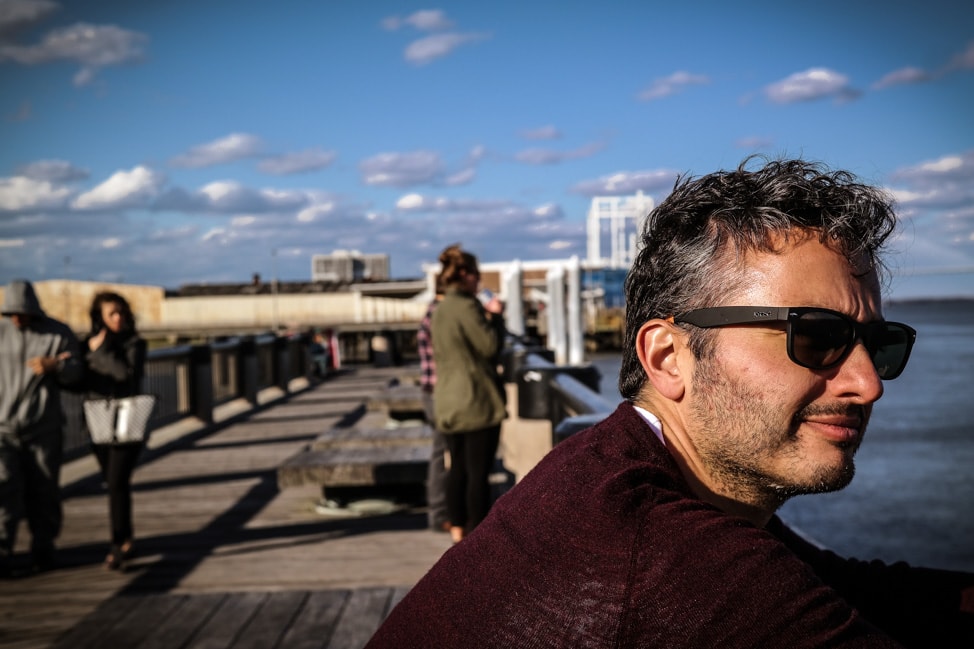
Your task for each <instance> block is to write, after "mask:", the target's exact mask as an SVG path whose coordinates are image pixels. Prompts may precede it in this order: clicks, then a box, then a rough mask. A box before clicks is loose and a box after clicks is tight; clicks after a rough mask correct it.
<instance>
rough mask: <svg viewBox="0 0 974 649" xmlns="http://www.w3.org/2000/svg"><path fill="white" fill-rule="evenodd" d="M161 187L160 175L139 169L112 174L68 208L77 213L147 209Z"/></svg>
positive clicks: (141, 167) (150, 170)
mask: <svg viewBox="0 0 974 649" xmlns="http://www.w3.org/2000/svg"><path fill="white" fill-rule="evenodd" d="M164 183H165V177H164V176H163V175H162V174H160V173H158V172H155V171H153V170H152V169H149V168H148V167H144V166H141V165H140V166H138V167H135V168H134V169H132V170H131V171H116V172H115V173H114V174H112V176H111V177H110V178H109V179H108V180H106V181H105V182H103V183H101V184H100V185H98V186H97V187H95V188H94V189H92V190H89V191H87V192H85V193H83V194H81V195H80V196H78V197H77V198H76V199H74V201H73V202H72V203H71V206H72V207H74V208H76V209H80V210H114V209H121V208H125V207H134V206H139V205H147V204H148V202H149V200H150V199H152V198H154V197H155V196H156V195H158V193H159V191H160V190H161V189H162V186H163V184H164Z"/></svg>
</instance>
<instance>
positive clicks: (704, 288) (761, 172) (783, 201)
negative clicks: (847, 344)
mask: <svg viewBox="0 0 974 649" xmlns="http://www.w3.org/2000/svg"><path fill="white" fill-rule="evenodd" d="M755 160H763V161H764V162H765V164H764V166H763V167H761V168H759V169H756V170H749V169H748V167H749V166H751V165H752V163H753V162H754V161H755ZM895 227H896V216H895V214H894V213H893V208H892V198H891V197H890V196H888V195H887V194H886V193H885V192H883V191H882V190H880V189H878V188H876V187H872V186H869V185H865V184H862V183H860V182H858V181H857V179H856V178H855V176H853V175H852V174H851V173H849V172H847V171H834V170H830V169H829V168H828V167H826V166H825V165H824V164H821V163H815V162H807V161H804V160H770V161H769V160H766V159H764V158H759V157H757V156H749V157H748V158H746V159H745V160H744V161H743V162H742V163H741V164H740V165H739V166H738V168H737V169H736V170H734V171H717V172H715V173H712V174H708V175H706V176H702V177H698V178H693V177H690V176H687V175H682V176H680V177H679V178H677V181H676V184H675V185H674V188H673V192H672V193H671V194H670V195H669V196H668V197H667V198H666V199H665V200H664V201H663V202H662V203H660V204H659V205H658V206H657V207H656V209H654V210H653V211H652V212H651V213H650V215H649V218H648V219H647V221H646V225H645V227H644V229H643V231H642V233H641V239H640V243H641V244H642V247H641V249H640V250H639V253H638V254H637V255H636V258H635V260H634V261H633V264H632V268H631V269H630V271H629V275H628V276H627V277H626V284H625V293H626V332H625V343H624V345H623V356H622V368H621V371H620V373H619V391H620V393H621V394H622V396H623V397H624V398H625V399H628V400H630V401H633V400H635V398H636V397H637V396H638V394H639V392H640V391H641V390H642V389H643V386H644V384H645V382H646V374H645V372H644V371H643V368H642V366H641V365H640V363H639V358H638V357H637V356H636V334H637V333H638V332H639V329H640V327H642V325H643V323H645V322H647V321H648V320H651V319H653V318H666V317H669V316H672V315H676V314H679V313H684V312H686V311H689V310H691V309H696V308H701V307H706V306H715V305H718V304H719V303H720V298H721V296H722V295H725V294H727V293H729V292H730V291H731V290H732V289H733V287H734V283H735V281H736V280H737V278H738V276H739V273H738V272H737V268H738V267H737V266H735V260H740V259H741V257H742V256H743V255H744V254H745V253H748V252H763V253H764V252H771V253H773V252H776V251H777V249H776V246H775V242H776V240H777V238H778V237H785V238H786V239H787V238H789V237H792V240H795V239H794V238H796V237H797V238H799V239H800V238H801V237H803V236H815V237H817V238H818V239H819V240H820V241H821V242H822V243H824V244H827V245H828V246H829V247H831V248H833V249H835V250H836V251H837V252H840V253H841V254H842V255H843V256H845V258H846V259H848V260H849V263H850V265H851V266H852V267H853V268H856V269H858V270H861V272H863V273H866V272H869V271H871V270H876V271H877V272H878V273H880V274H885V270H886V269H885V266H884V265H883V262H882V259H881V258H880V253H881V251H882V248H883V244H884V243H885V241H886V240H887V239H888V238H889V236H890V235H891V234H892V233H893V230H894V229H895ZM688 332H689V333H688V345H689V346H690V349H691V350H692V351H693V353H694V355H696V356H697V357H698V358H700V357H702V356H703V355H705V353H706V350H707V349H708V348H709V341H710V340H712V336H713V332H712V331H708V330H703V329H696V328H692V327H691V328H689V329H688Z"/></svg>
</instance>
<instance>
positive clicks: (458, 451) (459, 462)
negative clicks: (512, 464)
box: [444, 425, 501, 532]
mask: <svg viewBox="0 0 974 649" xmlns="http://www.w3.org/2000/svg"><path fill="white" fill-rule="evenodd" d="M500 435H501V427H500V425H497V426H492V427H490V428H485V429H483V430H477V431H471V432H468V433H452V434H449V435H444V437H445V438H446V446H447V448H448V449H449V450H450V470H449V472H447V475H446V509H447V512H449V514H450V524H451V525H453V526H455V527H462V528H463V529H464V531H465V532H470V531H471V530H473V528H475V527H477V525H479V524H480V522H481V521H482V520H484V518H486V517H487V512H488V511H489V510H490V505H491V497H490V482H489V481H488V478H489V477H490V471H491V469H492V468H493V466H494V457H495V456H496V455H497V444H498V442H499V441H500Z"/></svg>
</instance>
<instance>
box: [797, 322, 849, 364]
mask: <svg viewBox="0 0 974 649" xmlns="http://www.w3.org/2000/svg"><path fill="white" fill-rule="evenodd" d="M852 340H853V328H852V325H851V324H850V323H849V322H847V321H846V320H844V319H843V318H841V317H839V316H837V315H835V314H832V313H827V312H824V311H812V312H809V313H803V314H802V315H801V316H800V317H798V318H797V319H795V320H793V321H792V325H791V344H792V350H791V351H792V355H793V356H794V358H795V360H797V361H798V362H799V363H801V364H802V365H805V366H806V367H811V368H815V369H824V368H826V367H830V366H831V365H832V364H834V363H836V362H838V361H839V360H840V359H841V358H842V357H843V356H844V355H845V353H846V350H848V348H849V344H850V343H851V342H852Z"/></svg>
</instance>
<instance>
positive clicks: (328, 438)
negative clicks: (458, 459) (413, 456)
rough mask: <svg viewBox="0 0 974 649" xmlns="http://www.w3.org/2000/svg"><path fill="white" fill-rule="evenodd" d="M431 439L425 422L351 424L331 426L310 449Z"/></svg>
mask: <svg viewBox="0 0 974 649" xmlns="http://www.w3.org/2000/svg"><path fill="white" fill-rule="evenodd" d="M432 441H433V429H432V428H431V427H430V426H429V424H426V423H417V424H413V425H401V426H373V427H366V426H353V427H352V428H331V429H329V430H328V431H327V432H325V433H322V434H321V435H319V436H318V437H317V438H315V440H314V441H313V442H312V443H311V450H314V451H320V450H324V449H330V448H356V447H359V448H368V447H383V446H404V445H405V446H417V445H419V444H422V443H430V444H432Z"/></svg>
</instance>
